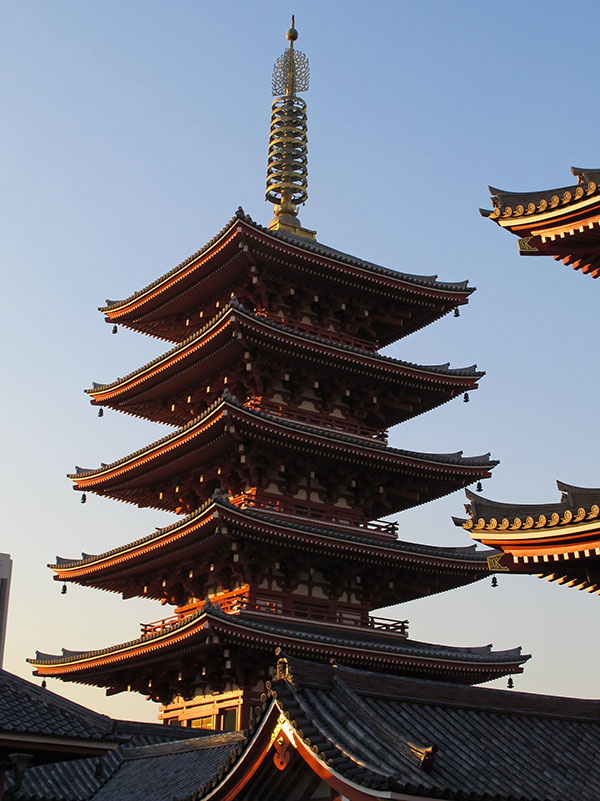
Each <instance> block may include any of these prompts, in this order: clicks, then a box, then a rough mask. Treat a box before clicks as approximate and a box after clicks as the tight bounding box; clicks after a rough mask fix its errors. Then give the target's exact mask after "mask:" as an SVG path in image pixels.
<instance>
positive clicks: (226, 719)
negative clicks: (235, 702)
mask: <svg viewBox="0 0 600 801" xmlns="http://www.w3.org/2000/svg"><path fill="white" fill-rule="evenodd" d="M236 724H237V709H236V708H235V707H231V708H230V709H222V710H221V711H220V712H219V727H218V728H219V730H220V731H235V730H236Z"/></svg>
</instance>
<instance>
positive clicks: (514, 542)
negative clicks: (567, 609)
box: [454, 481, 600, 594]
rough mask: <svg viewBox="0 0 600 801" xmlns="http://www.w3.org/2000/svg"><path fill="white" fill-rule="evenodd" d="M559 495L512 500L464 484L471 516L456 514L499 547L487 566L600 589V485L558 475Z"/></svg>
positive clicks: (477, 534)
mask: <svg viewBox="0 0 600 801" xmlns="http://www.w3.org/2000/svg"><path fill="white" fill-rule="evenodd" d="M556 483H557V486H558V490H559V492H560V493H561V498H560V501H559V502H557V503H546V504H510V503H499V502H498V501H491V500H489V499H488V498H484V497H482V496H481V495H477V494H476V493H474V492H471V491H470V490H466V494H467V498H468V501H469V503H467V504H466V505H465V510H466V512H467V514H468V515H469V516H468V518H466V519H465V518H458V517H457V518H454V522H455V524H456V525H458V526H461V527H462V528H464V529H466V530H467V531H468V532H469V533H470V535H471V537H472V538H473V539H474V540H477V541H478V542H481V543H483V544H484V545H489V546H490V547H492V548H494V549H496V551H497V552H496V553H493V554H490V555H489V556H488V557H487V559H488V566H489V568H490V570H491V571H492V572H498V573H507V572H510V573H533V574H534V575H537V576H539V578H546V579H548V581H555V582H556V583H557V584H565V585H566V586H567V587H576V588H577V589H578V590H586V591H587V592H595V593H597V594H600V489H585V488H582V487H573V486H571V485H569V484H565V483H564V482H562V481H557V482H556Z"/></svg>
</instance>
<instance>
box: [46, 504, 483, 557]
mask: <svg viewBox="0 0 600 801" xmlns="http://www.w3.org/2000/svg"><path fill="white" fill-rule="evenodd" d="M212 505H214V506H215V507H221V508H222V509H225V510H230V511H231V512H234V513H235V514H238V515H241V516H242V517H247V518H250V519H252V520H260V521H264V522H266V523H268V524H270V525H274V526H278V527H281V528H285V529H291V530H294V531H301V532H302V531H306V532H309V533H311V534H317V535H320V536H322V537H327V538H330V539H336V540H340V541H344V542H346V541H349V542H355V543H357V544H359V545H364V546H367V547H368V546H370V547H374V548H383V549H385V550H391V551H395V552H396V553H398V554H399V555H400V554H404V553H406V554H407V555H408V554H411V555H412V554H414V555H422V556H429V557H432V558H434V559H445V560H456V561H461V562H463V561H466V562H471V563H473V565H474V566H478V565H481V566H482V567H486V569H487V557H488V556H489V555H491V554H492V553H496V551H494V550H491V549H488V550H485V551H478V550H477V546H476V545H466V546H439V545H427V544H421V543H416V542H408V541H405V540H397V539H392V538H391V537H390V538H389V539H385V540H382V539H381V537H376V536H370V535H369V533H368V531H361V529H360V528H358V527H356V528H355V529H353V530H352V529H350V528H349V529H340V528H337V529H336V528H328V527H327V526H326V525H325V524H321V525H315V524H314V523H313V524H309V523H305V522H303V521H301V520H294V519H290V518H287V517H285V518H283V517H277V516H274V515H269V514H268V513H264V512H262V511H256V510H254V509H252V508H249V507H246V508H245V509H242V508H240V507H238V506H234V505H233V504H232V503H231V502H230V501H229V499H228V498H227V497H226V496H224V495H223V494H222V493H221V492H220V491H219V490H215V492H214V494H213V496H212V498H211V499H210V500H208V501H206V503H204V504H202V506H201V507H200V508H199V509H198V510H197V511H196V512H194V513H193V514H191V515H188V516H187V517H184V518H182V519H181V520H178V521H177V522H175V523H171V525H169V526H166V527H165V528H159V529H156V530H155V531H153V532H152V533H151V534H147V535H146V536H145V537H141V538H140V539H138V540H135V541H134V542H130V543H127V544H126V545H122V546H119V547H118V548H113V549H112V550H110V551H105V552H104V553H100V554H89V553H83V554H82V558H81V559H70V558H65V557H62V556H57V557H56V561H55V563H54V564H49V565H48V567H50V568H53V569H57V568H59V569H66V568H70V567H79V566H81V567H83V566H85V565H92V564H93V563H94V562H98V561H102V560H105V559H109V558H110V557H112V556H116V555H117V554H119V553H122V552H125V551H131V550H133V549H134V548H135V547H136V546H145V545H147V544H149V543H150V542H152V541H154V540H159V539H161V538H164V537H165V535H166V534H168V533H170V532H173V531H175V530H176V529H183V528H185V527H186V526H187V525H189V524H190V523H192V522H193V521H194V519H196V518H198V519H199V518H202V517H203V516H204V515H205V513H206V512H207V510H208V509H209V507H210V506H212Z"/></svg>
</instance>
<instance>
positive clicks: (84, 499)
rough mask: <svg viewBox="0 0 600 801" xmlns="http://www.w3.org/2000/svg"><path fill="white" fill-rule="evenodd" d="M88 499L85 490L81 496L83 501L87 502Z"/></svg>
mask: <svg viewBox="0 0 600 801" xmlns="http://www.w3.org/2000/svg"><path fill="white" fill-rule="evenodd" d="M86 501H87V498H86V495H85V492H84V493H83V495H82V496H81V503H85V502H86Z"/></svg>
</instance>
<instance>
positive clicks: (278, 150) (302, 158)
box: [265, 17, 310, 229]
mask: <svg viewBox="0 0 600 801" xmlns="http://www.w3.org/2000/svg"><path fill="white" fill-rule="evenodd" d="M297 38H298V32H297V31H296V29H295V27H294V17H292V26H291V28H290V29H289V31H288V32H287V39H288V41H289V43H290V44H289V48H288V49H287V50H286V51H285V52H284V53H283V54H282V55H281V56H280V57H279V58H278V59H277V61H276V62H275V65H274V67H273V78H272V82H271V87H272V90H273V95H274V97H275V99H274V100H273V105H272V111H271V134H270V137H269V153H268V163H267V188H266V192H265V195H266V199H267V200H268V201H269V202H270V203H273V204H275V220H274V221H273V223H271V226H272V227H273V226H275V227H278V223H279V224H283V225H286V226H289V227H291V228H292V229H294V228H300V221H299V220H298V219H297V215H298V210H297V206H298V205H299V204H301V203H304V202H305V201H306V199H307V198H308V135H307V132H308V124H307V119H306V103H305V102H304V100H302V98H300V97H298V95H297V93H298V92H305V91H306V90H307V89H308V83H309V74H310V73H309V65H308V59H307V57H306V56H305V55H304V53H301V52H300V51H298V50H294V42H295V40H296V39H297Z"/></svg>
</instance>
